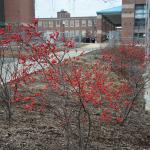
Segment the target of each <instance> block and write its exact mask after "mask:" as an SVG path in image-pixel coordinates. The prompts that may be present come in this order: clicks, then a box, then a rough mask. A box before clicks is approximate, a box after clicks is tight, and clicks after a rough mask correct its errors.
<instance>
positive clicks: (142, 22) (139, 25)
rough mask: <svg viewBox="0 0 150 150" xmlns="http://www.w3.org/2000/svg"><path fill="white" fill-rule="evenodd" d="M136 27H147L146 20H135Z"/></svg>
mask: <svg viewBox="0 0 150 150" xmlns="http://www.w3.org/2000/svg"><path fill="white" fill-rule="evenodd" d="M134 25H135V26H136V27H139V28H140V27H144V26H145V19H144V18H143V19H135V22H134Z"/></svg>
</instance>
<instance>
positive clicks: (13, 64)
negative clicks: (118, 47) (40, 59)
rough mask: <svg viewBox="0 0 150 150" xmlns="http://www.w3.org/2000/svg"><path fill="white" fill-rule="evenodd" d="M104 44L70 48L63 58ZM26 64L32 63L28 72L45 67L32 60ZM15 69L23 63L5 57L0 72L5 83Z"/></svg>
mask: <svg viewBox="0 0 150 150" xmlns="http://www.w3.org/2000/svg"><path fill="white" fill-rule="evenodd" d="M105 46H106V44H93V43H92V44H88V45H86V46H83V47H82V48H75V49H72V50H70V51H69V52H68V53H67V54H65V56H64V59H67V58H69V57H70V58H72V57H77V56H79V55H80V54H81V53H83V52H84V54H86V53H88V52H90V51H94V50H97V49H100V48H102V47H105ZM63 54H64V53H63V52H58V53H57V56H58V57H59V56H60V57H61V56H63ZM26 64H32V67H31V68H30V70H29V71H28V72H29V73H32V72H34V71H37V70H40V69H42V67H44V68H46V67H47V66H45V65H44V64H41V65H42V67H41V66H40V65H39V64H38V63H37V62H32V61H27V62H26ZM0 65H1V64H0ZM15 69H19V70H22V69H23V65H21V64H18V62H17V59H16V60H12V59H7V58H6V60H5V64H4V65H3V68H2V71H1V72H0V73H1V74H2V78H3V79H4V82H5V83H7V82H9V81H10V80H11V76H12V74H13V72H14V71H15Z"/></svg>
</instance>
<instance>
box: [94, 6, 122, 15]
mask: <svg viewBox="0 0 150 150" xmlns="http://www.w3.org/2000/svg"><path fill="white" fill-rule="evenodd" d="M121 12H122V6H117V7H112V8H109V9H104V10H100V11H97V12H96V13H97V14H121Z"/></svg>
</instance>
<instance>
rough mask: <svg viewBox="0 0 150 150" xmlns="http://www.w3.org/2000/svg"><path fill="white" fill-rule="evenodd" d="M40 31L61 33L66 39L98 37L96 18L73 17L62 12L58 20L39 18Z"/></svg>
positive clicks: (59, 13)
mask: <svg viewBox="0 0 150 150" xmlns="http://www.w3.org/2000/svg"><path fill="white" fill-rule="evenodd" d="M38 29H39V31H45V32H46V31H47V32H53V31H56V30H57V31H59V32H60V33H64V34H65V37H73V38H76V37H79V36H81V37H96V16H89V17H71V15H70V13H68V12H67V11H64V10H61V11H60V12H57V18H39V22H38Z"/></svg>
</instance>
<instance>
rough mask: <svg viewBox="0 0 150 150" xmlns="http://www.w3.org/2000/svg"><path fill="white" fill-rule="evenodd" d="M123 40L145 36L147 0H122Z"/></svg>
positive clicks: (127, 40)
mask: <svg viewBox="0 0 150 150" xmlns="http://www.w3.org/2000/svg"><path fill="white" fill-rule="evenodd" d="M121 18H122V37H121V40H122V41H126V42H129V41H130V42H132V41H133V40H136V39H137V40H139V39H141V40H142V39H144V38H145V18H146V0H123V1H122V16H121Z"/></svg>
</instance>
